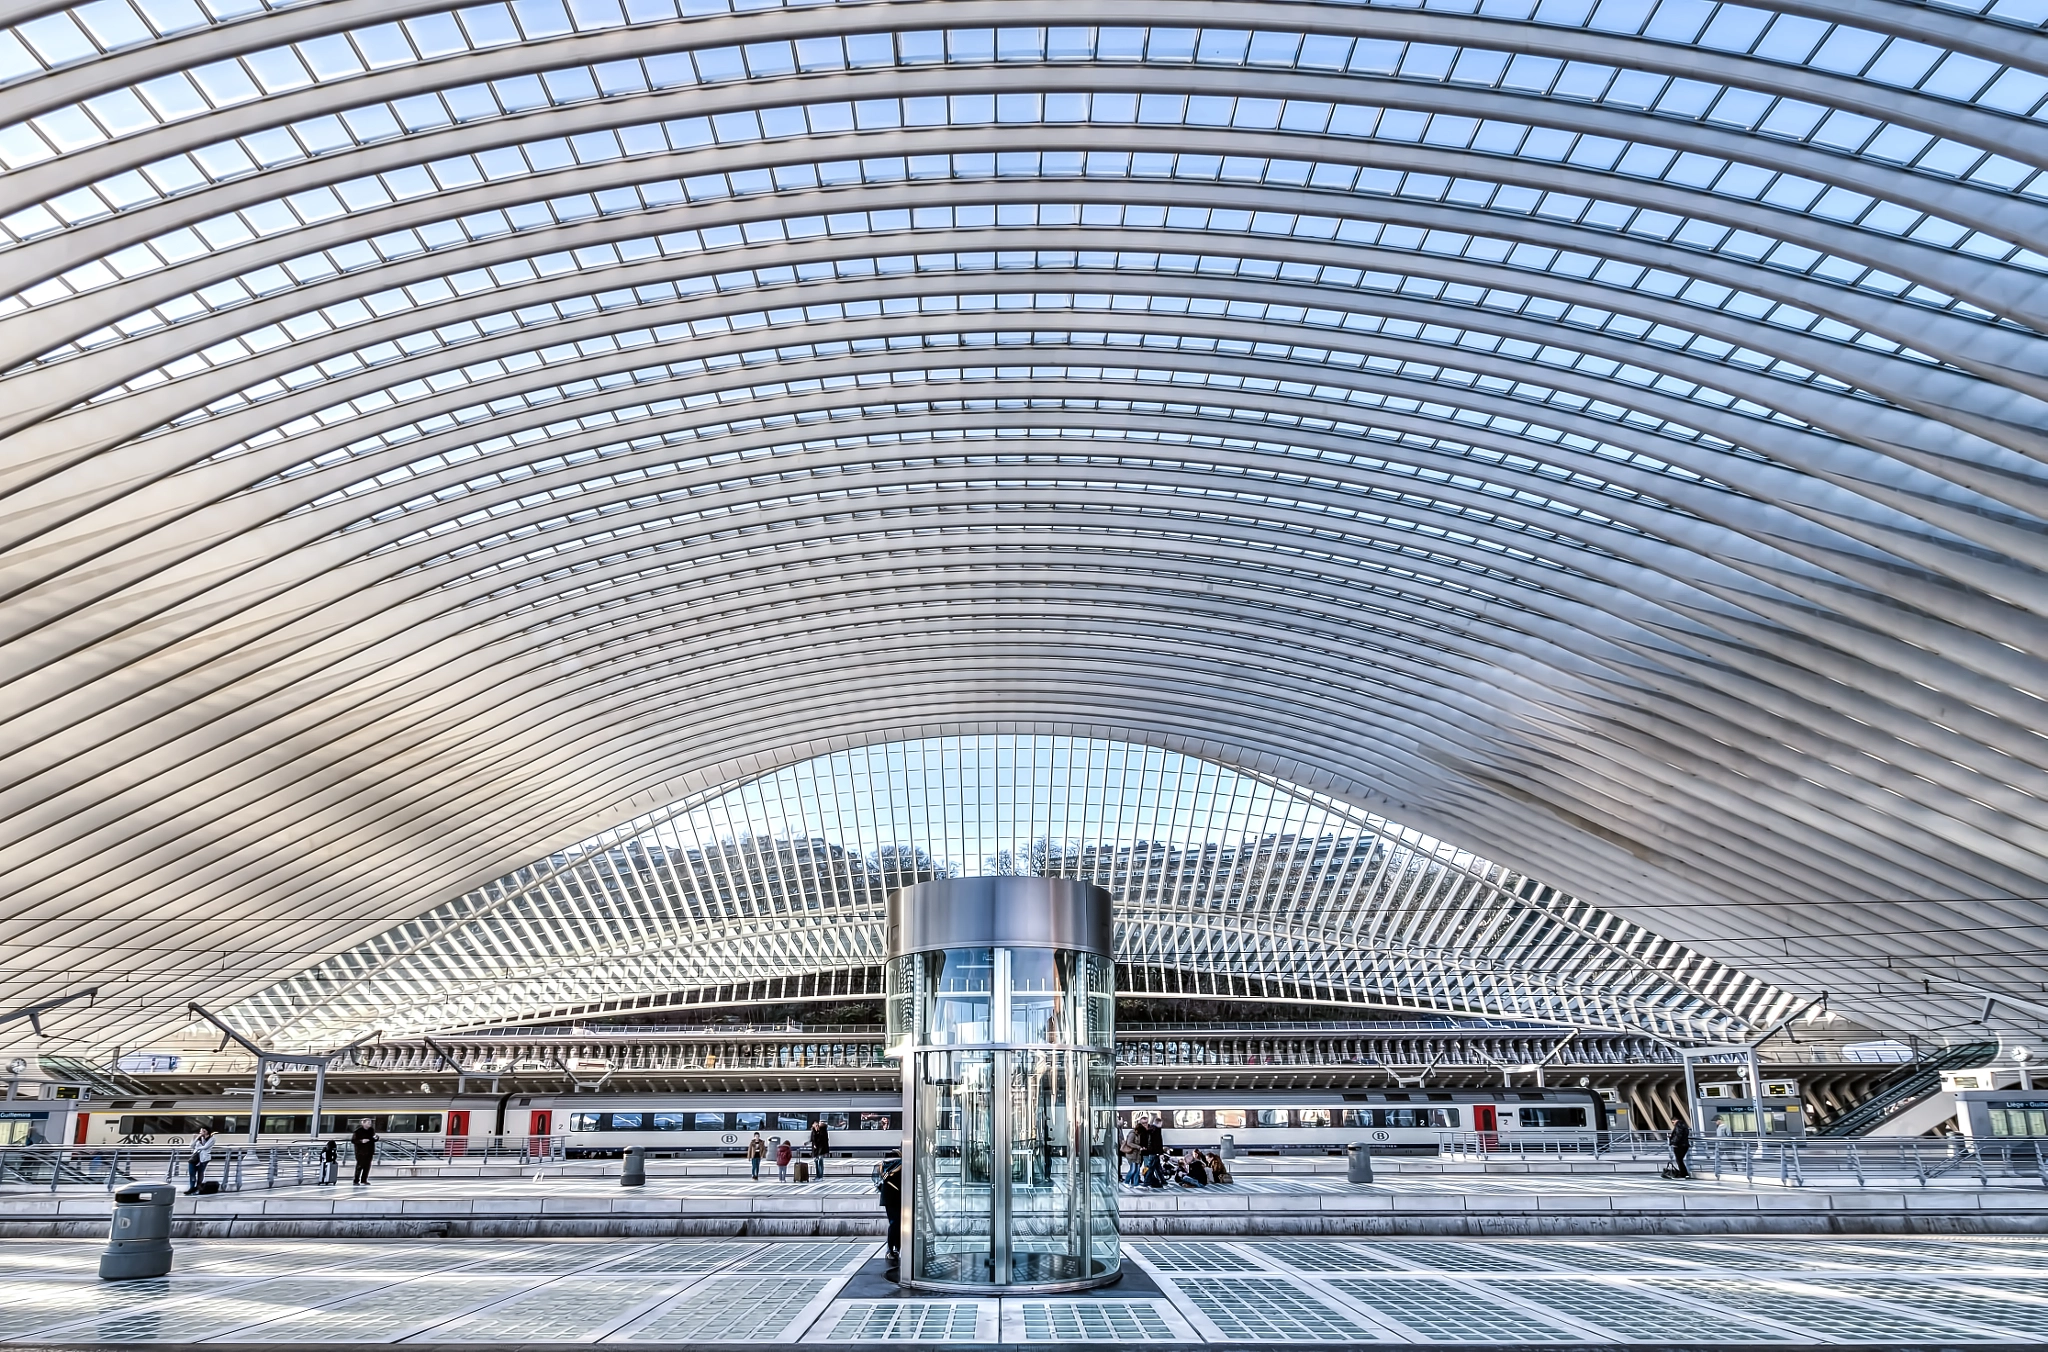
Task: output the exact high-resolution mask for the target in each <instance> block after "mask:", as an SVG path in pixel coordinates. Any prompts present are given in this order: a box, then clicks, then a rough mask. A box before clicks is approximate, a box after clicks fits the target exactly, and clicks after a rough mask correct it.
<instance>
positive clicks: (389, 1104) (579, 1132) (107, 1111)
mask: <svg viewBox="0 0 2048 1352" xmlns="http://www.w3.org/2000/svg"><path fill="white" fill-rule="evenodd" d="M249 1113H250V1101H249V1098H248V1096H247V1095H242V1096H240V1097H238V1098H237V1097H227V1098H192V1099H155V1100H148V1099H143V1100H126V1101H124V1100H118V1099H117V1100H114V1101H112V1102H108V1103H94V1104H87V1105H84V1106H83V1110H82V1111H81V1112H80V1114H79V1116H78V1118H77V1119H76V1120H75V1122H74V1124H73V1138H72V1142H71V1143H72V1144H76V1145H108V1146H114V1145H185V1144H188V1143H189V1142H190V1141H191V1140H192V1138H193V1136H194V1135H196V1134H197V1133H198V1131H199V1128H200V1127H201V1126H207V1127H211V1128H212V1129H213V1130H214V1132H215V1133H216V1134H217V1135H218V1136H220V1137H221V1138H222V1140H223V1142H224V1143H228V1144H233V1143H237V1142H243V1141H247V1140H248V1139H249ZM364 1118H368V1119H369V1120H370V1124H371V1125H372V1126H373V1127H375V1128H376V1130H377V1134H378V1135H379V1136H381V1137H383V1138H385V1139H386V1140H390V1141H394V1142H412V1143H414V1144H416V1145H419V1146H422V1147H425V1148H427V1149H429V1150H431V1151H432V1152H434V1153H440V1152H441V1151H443V1150H445V1151H446V1152H447V1153H449V1154H452V1155H461V1154H465V1153H470V1152H474V1151H481V1150H483V1149H484V1148H485V1147H486V1146H487V1145H498V1146H504V1145H508V1144H509V1145H512V1146H514V1147H515V1148H517V1147H518V1145H519V1143H520V1142H522V1141H530V1142H542V1141H546V1140H547V1139H548V1138H550V1137H555V1136H559V1137H561V1138H562V1140H563V1144H564V1147H565V1149H566V1151H567V1153H568V1154H570V1155H572V1156H617V1155H620V1154H623V1153H624V1151H625V1149H626V1147H628V1146H635V1145H637V1146H643V1147H645V1148H646V1150H647V1153H648V1154H649V1155H651V1156H655V1157H660V1156H663V1155H684V1154H741V1153H744V1151H745V1150H746V1146H747V1142H748V1141H749V1140H751V1139H752V1138H753V1135H754V1133H755V1132H759V1133H760V1134H761V1137H762V1139H763V1140H774V1139H777V1138H782V1139H786V1140H788V1141H790V1142H791V1143H792V1144H793V1145H795V1146H797V1147H799V1148H801V1147H804V1146H807V1145H808V1143H809V1141H810V1134H811V1128H812V1127H813V1126H814V1125H816V1124H817V1123H818V1122H820V1121H822V1122H824V1124H825V1127H826V1130H827V1131H829V1132H830V1133H831V1137H832V1148H833V1150H834V1151H835V1152H837V1151H841V1150H848V1151H857V1152H873V1153H879V1152H880V1151H882V1150H884V1149H887V1148H888V1147H890V1146H896V1145H900V1144H901V1143H902V1139H903V1113H902V1104H901V1101H900V1099H899V1097H898V1096H897V1095H895V1094H846V1093H839V1094H832V1093H814V1094H803V1093H794V1094H661V1095H656V1094H521V1095H506V1096H505V1098H504V1101H503V1102H501V1101H500V1100H499V1099H498V1098H497V1097H484V1096H477V1095H466V1096H463V1097H459V1098H455V1097H450V1098H442V1099H428V1098H425V1097H422V1098H404V1099H393V1098H376V1099H369V1098H365V1099H355V1098H340V1097H335V1096H332V1095H330V1096H329V1097H328V1099H327V1100H326V1102H325V1103H324V1104H323V1105H322V1106H321V1113H320V1121H319V1124H318V1128H317V1130H316V1129H315V1124H314V1122H313V1116H312V1104H311V1102H310V1101H309V1100H308V1099H306V1098H303V1097H299V1096H296V1095H294V1096H289V1097H283V1096H277V1097H271V1098H269V1099H267V1100H266V1102H265V1103H264V1107H263V1120H262V1123H261V1130H260V1131H259V1132H258V1134H257V1143H258V1144H261V1145H272V1144H277V1145H282V1144H287V1143H290V1142H294V1141H305V1140H307V1139H309V1138H312V1137H315V1136H325V1137H342V1136H347V1135H348V1134H349V1132H351V1131H352V1130H354V1129H355V1127H356V1125H357V1123H359V1122H360V1121H361V1120H362V1119H364Z"/></svg>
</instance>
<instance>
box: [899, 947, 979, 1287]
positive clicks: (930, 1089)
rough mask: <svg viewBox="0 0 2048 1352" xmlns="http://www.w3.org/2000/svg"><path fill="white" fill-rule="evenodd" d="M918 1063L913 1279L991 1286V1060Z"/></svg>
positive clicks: (947, 1056) (934, 1057)
mask: <svg viewBox="0 0 2048 1352" xmlns="http://www.w3.org/2000/svg"><path fill="white" fill-rule="evenodd" d="M983 951H984V952H985V951H986V950H983ZM917 1059H918V1063H919V1067H918V1070H919V1073H918V1077H917V1086H916V1093H917V1140H916V1141H915V1142H914V1144H913V1146H912V1159H913V1160H914V1161H915V1162H916V1163H917V1165H918V1166H920V1167H919V1168H918V1169H917V1172H916V1174H915V1177H914V1178H913V1179H912V1188H913V1189H914V1191H913V1194H912V1205H913V1208H914V1214H913V1217H912V1221H911V1235H912V1244H913V1249H912V1252H911V1276H912V1278H913V1280H915V1279H920V1278H921V1279H924V1280H927V1281H935V1282H991V1281H993V1280H995V1273H994V1269H993V1261H994V1253H995V1248H994V1238H995V1227H994V1214H993V1210H992V1208H993V1197H992V1194H991V1189H990V1179H989V1162H990V1148H991V1145H992V1143H993V1141H994V1136H995V1101H994V1097H993V1094H992V1093H991V1090H992V1088H993V1086H994V1083H995V1079H994V1077H995V1053H994V1052H986V1051H978V1052H974V1051H970V1052H925V1053H922V1054H921V1055H920V1056H919V1057H918V1058H917Z"/></svg>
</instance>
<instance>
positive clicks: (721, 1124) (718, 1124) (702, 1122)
mask: <svg viewBox="0 0 2048 1352" xmlns="http://www.w3.org/2000/svg"><path fill="white" fill-rule="evenodd" d="M691 1116H692V1118H693V1119H694V1127H695V1129H696V1130H698V1131H724V1130H725V1114H724V1113H693V1114H691ZM655 1125H656V1126H660V1125H661V1122H660V1119H659V1118H657V1119H656V1121H655Z"/></svg>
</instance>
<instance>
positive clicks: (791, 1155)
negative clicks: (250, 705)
mask: <svg viewBox="0 0 2048 1352" xmlns="http://www.w3.org/2000/svg"><path fill="white" fill-rule="evenodd" d="M831 1153H832V1132H831V1130H830V1129H829V1128H827V1127H826V1125H825V1122H824V1119H823V1118H820V1119H819V1120H818V1121H817V1122H815V1123H813V1124H812V1126H811V1170H812V1172H813V1174H814V1175H815V1176H816V1177H818V1178H823V1177H824V1176H825V1159H826V1157H827V1156H829V1155H830V1154H831ZM771 1154H772V1155H773V1156H774V1157H775V1170H776V1173H777V1175H778V1176H779V1177H780V1178H781V1180H782V1181H783V1182H784V1183H787V1182H789V1166H790V1165H791V1164H792V1163H794V1162H795V1160H796V1147H795V1146H793V1145H791V1144H790V1143H789V1141H788V1140H787V1139H786V1138H784V1137H781V1136H778V1137H776V1138H775V1139H774V1140H773V1141H764V1140H762V1139H761V1133H760V1132H758V1131H757V1132H755V1133H754V1139H753V1140H751V1141H748V1142H747V1172H748V1174H749V1176H750V1177H752V1178H754V1179H755V1180H757V1181H758V1180H759V1179H760V1177H761V1163H762V1161H763V1160H766V1159H767V1158H768V1157H769V1156H770V1155H771Z"/></svg>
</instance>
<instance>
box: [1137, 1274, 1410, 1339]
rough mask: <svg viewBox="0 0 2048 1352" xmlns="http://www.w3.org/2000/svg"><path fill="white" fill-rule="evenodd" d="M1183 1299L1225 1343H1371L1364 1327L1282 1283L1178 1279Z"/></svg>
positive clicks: (1274, 1279) (1255, 1279) (1271, 1279)
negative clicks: (1212, 1326)
mask: <svg viewBox="0 0 2048 1352" xmlns="http://www.w3.org/2000/svg"><path fill="white" fill-rule="evenodd" d="M1173 1285H1174V1286H1175V1287H1176V1288H1178V1290H1179V1291H1180V1292H1181V1294H1182V1295H1184V1296H1186V1297H1187V1298H1188V1301H1189V1303H1190V1304H1192V1305H1193V1306H1194V1307H1195V1309H1196V1310H1197V1311H1199V1312H1200V1313H1201V1314H1202V1315H1203V1316H1204V1317H1205V1318H1207V1320H1208V1321H1209V1323H1211V1324H1212V1325H1214V1326H1215V1328H1216V1331H1217V1333H1219V1334H1220V1335H1222V1336H1223V1337H1224V1338H1226V1339H1236V1340H1238V1341H1242V1342H1260V1343H1264V1342H1311V1343H1312V1342H1371V1341H1374V1340H1375V1338H1376V1337H1377V1335H1376V1334H1375V1332H1374V1331H1373V1330H1372V1329H1370V1328H1367V1327H1366V1326H1365V1324H1364V1323H1363V1322H1362V1321H1360V1320H1358V1319H1356V1318H1354V1317H1352V1316H1351V1315H1348V1314H1346V1313H1344V1312H1343V1311H1342V1310H1339V1309H1337V1308H1336V1307H1335V1306H1331V1305H1326V1304H1324V1303H1323V1302H1322V1301H1319V1300H1317V1299H1316V1298H1315V1297H1313V1296H1311V1295H1310V1294H1309V1293H1308V1292H1307V1291H1305V1290H1303V1289H1302V1288H1301V1287H1298V1286H1296V1285H1295V1284H1294V1283H1292V1282H1290V1281H1288V1280H1287V1279H1285V1278H1284V1277H1242V1278H1237V1279H1235V1280H1232V1279H1229V1278H1223V1277H1178V1278H1175V1279H1174V1281H1173Z"/></svg>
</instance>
